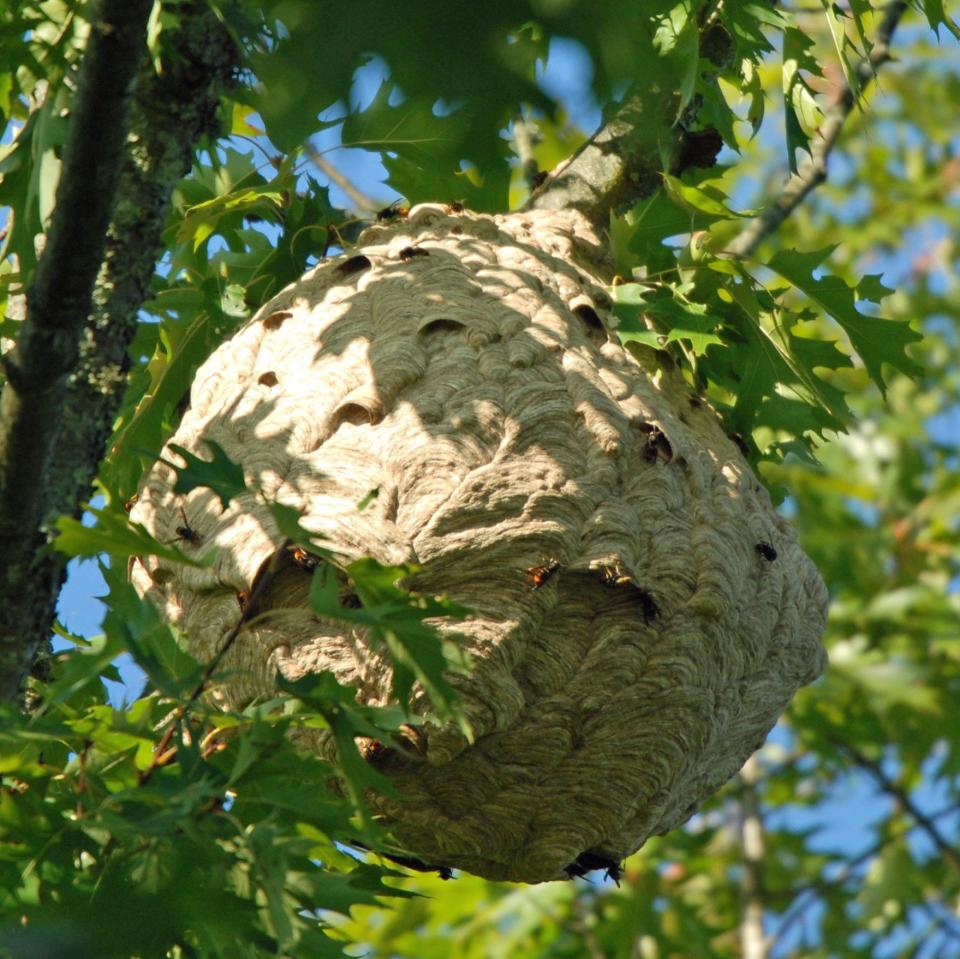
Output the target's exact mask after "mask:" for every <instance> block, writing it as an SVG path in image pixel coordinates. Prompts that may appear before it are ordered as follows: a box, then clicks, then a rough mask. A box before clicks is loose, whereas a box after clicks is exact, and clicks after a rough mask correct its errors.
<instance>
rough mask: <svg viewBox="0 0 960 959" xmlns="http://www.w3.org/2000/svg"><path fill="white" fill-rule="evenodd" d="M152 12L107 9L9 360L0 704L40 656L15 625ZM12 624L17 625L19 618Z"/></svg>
mask: <svg viewBox="0 0 960 959" xmlns="http://www.w3.org/2000/svg"><path fill="white" fill-rule="evenodd" d="M152 6H153V3H152V0H101V2H99V3H98V4H97V5H96V7H95V13H94V16H93V19H92V22H91V25H90V35H89V39H88V41H87V47H86V51H85V54H84V57H83V62H82V64H81V67H80V74H79V79H78V83H77V92H76V95H75V97H74V100H73V106H72V116H71V119H70V131H69V134H68V139H67V144H66V147H65V149H64V160H63V171H62V174H61V178H60V183H59V185H58V188H57V196H56V207H55V209H54V211H53V216H52V219H51V222H50V230H49V233H48V234H47V242H46V246H45V248H44V251H43V254H42V255H41V257H40V261H39V263H38V265H37V271H36V276H35V278H34V281H33V283H32V285H31V287H30V289H29V290H28V291H27V316H26V319H25V320H24V322H23V324H22V329H21V332H20V335H19V340H18V343H17V346H16V347H15V349H14V350H12V351H11V352H10V353H8V354H7V356H6V357H5V358H4V365H5V367H6V374H7V383H6V385H5V386H4V389H3V394H2V396H0V566H2V568H3V569H4V576H3V577H2V578H0V697H2V698H5V699H6V698H10V697H13V696H14V695H16V693H17V690H18V688H19V685H20V679H21V676H22V674H23V672H24V671H25V669H26V668H27V667H28V665H29V663H30V661H31V659H32V657H33V654H34V651H35V650H36V648H37V637H36V636H31V637H29V642H25V641H24V640H25V637H24V634H23V632H22V630H21V623H20V621H19V617H17V616H16V603H15V602H14V601H15V599H16V596H17V594H18V593H20V592H21V591H22V590H23V588H24V583H25V581H26V580H27V579H28V578H30V577H31V576H33V575H34V572H33V570H32V569H31V567H32V566H33V561H34V553H35V549H36V545H37V544H36V536H37V533H36V531H37V527H38V525H39V520H40V516H41V506H42V490H43V476H44V474H45V472H46V469H47V464H48V463H49V460H50V456H51V453H52V449H53V443H54V441H55V439H56V436H57V430H58V426H59V424H60V421H61V416H62V411H63V407H64V401H65V399H66V385H67V375H68V373H69V372H70V370H71V369H72V368H73V366H74V364H75V363H76V359H77V353H78V348H79V340H80V334H81V331H82V329H83V323H84V320H85V319H86V317H87V314H88V313H89V311H90V303H91V298H92V291H93V284H94V280H95V278H96V275H97V271H98V269H99V267H100V262H101V260H102V258H103V251H104V247H105V245H106V232H107V224H108V223H109V220H110V214H111V212H112V210H113V205H114V197H115V186H116V181H117V175H118V172H119V168H120V163H121V160H122V155H123V143H124V137H125V135H126V127H127V114H128V110H129V106H130V98H131V88H132V85H133V80H134V78H135V76H136V73H137V67H138V66H139V63H140V58H141V55H142V53H143V50H144V47H145V36H146V27H147V17H148V16H149V14H150V10H151V8H152ZM11 614H13V615H11Z"/></svg>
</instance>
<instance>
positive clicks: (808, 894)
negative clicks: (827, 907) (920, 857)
mask: <svg viewBox="0 0 960 959" xmlns="http://www.w3.org/2000/svg"><path fill="white" fill-rule="evenodd" d="M956 812H957V804H956V803H950V805H949V806H945V807H944V808H943V809H939V810H937V812H935V813H931V815H930V818H931V819H934V820H935V819H939V818H940V817H941V816H946V815H947V814H948V813H956ZM919 828H920V827H919V825H918V824H917V823H912V824H910V825H909V826H907V827H905V828H902V829H899V830H898V831H897V832H893V833H890V834H889V835H887V836H884V837H883V839H881V840H879V841H878V842H875V843H874V844H873V845H872V846H870V847H869V848H867V849H865V850H864V851H863V852H862V853H860V854H859V855H858V856H855V857H854V858H853V859H849V860H847V862H845V863H844V865H843V868H842V869H841V870H840V872H839V874H838V875H836V876H835V877H834V878H833V879H826V880H824V879H817V880H815V881H814V882H810V883H807V884H806V885H804V886H798V887H795V888H794V889H790V890H784V891H782V892H777V891H773V892H771V893H770V897H769V898H771V899H773V898H777V899H779V898H782V897H783V896H784V895H790V896H793V897H794V899H793V902H792V903H791V904H790V906H789V907H788V909H787V910H786V912H785V913H784V916H783V919H782V920H781V922H780V925H779V926H777V928H776V930H775V931H774V932H773V933H771V935H770V936H768V937H767V949H768V951H770V950H772V949H773V947H774V946H775V945H776V943H777V942H778V941H779V940H780V939H782V938H783V937H784V936H785V935H786V934H787V932H788V931H789V930H790V929H791V928H792V927H793V926H794V924H795V923H796V922H797V921H798V920H799V919H800V918H801V916H803V913H804V911H805V910H806V908H807V906H808V905H810V903H812V902H815V901H816V898H817V893H828V892H829V891H830V890H831V889H835V888H837V887H838V886H841V885H843V883H845V882H846V881H847V880H848V879H850V878H851V877H852V876H853V874H854V873H855V872H856V870H857V869H859V868H860V867H861V866H863V865H864V864H866V863H868V862H870V860H871V859H873V858H874V857H875V856H878V855H879V854H880V853H881V852H883V850H884V849H886V847H887V846H889V845H890V843H891V842H893V841H895V840H897V839H902V838H903V837H904V836H906V835H907V834H909V833H911V832H912V831H913V830H914V829H919Z"/></svg>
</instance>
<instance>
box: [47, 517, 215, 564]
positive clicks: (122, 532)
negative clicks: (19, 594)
mask: <svg viewBox="0 0 960 959" xmlns="http://www.w3.org/2000/svg"><path fill="white" fill-rule="evenodd" d="M87 512H89V513H90V514H91V515H92V516H93V517H94V518H95V519H96V521H97V522H96V525H95V526H84V525H83V523H81V522H78V521H77V520H75V519H73V518H72V517H70V516H61V517H60V518H59V519H58V520H57V522H56V524H55V525H56V528H57V529H58V530H59V535H58V536H57V538H56V539H55V540H54V541H53V548H54V549H56V550H58V551H59V552H61V553H66V554H67V555H68V556H98V555H100V554H101V553H109V554H110V555H111V556H159V557H161V558H162V559H167V560H170V561H171V562H174V563H183V564H184V565H186V566H195V567H198V568H202V567H205V566H209V565H210V561H208V560H206V559H203V560H198V559H194V558H193V557H191V556H187V555H186V554H185V553H182V552H181V551H180V550H178V549H175V548H173V547H171V546H168V545H166V544H164V543H161V542H160V541H159V540H157V539H154V538H153V536H151V535H150V533H148V532H147V530H146V528H145V527H144V526H143V525H141V524H140V523H134V522H132V521H131V520H130V518H129V517H128V516H127V514H126V513H123V512H117V511H115V510H109V509H102V510H100V509H96V508H94V507H93V506H87Z"/></svg>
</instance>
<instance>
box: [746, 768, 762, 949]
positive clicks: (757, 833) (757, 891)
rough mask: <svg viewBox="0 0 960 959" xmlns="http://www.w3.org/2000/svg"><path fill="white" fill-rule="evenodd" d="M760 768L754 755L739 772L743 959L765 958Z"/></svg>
mask: <svg viewBox="0 0 960 959" xmlns="http://www.w3.org/2000/svg"><path fill="white" fill-rule="evenodd" d="M759 774H760V769H759V764H758V763H757V756H756V753H754V754H753V755H752V756H751V757H750V758H749V759H748V760H747V761H746V762H745V763H744V764H743V769H741V770H740V782H741V783H742V785H743V789H742V790H741V793H740V849H741V851H742V853H743V874H742V878H741V884H740V885H741V893H742V897H743V918H742V919H741V920H740V954H741V955H742V957H743V959H766V956H767V946H766V940H765V939H764V935H763V910H764V902H763V898H764V890H763V857H764V855H765V854H766V850H765V848H764V847H765V843H764V836H763V820H762V819H761V817H760V809H759V805H758V803H757V780H758V779H759Z"/></svg>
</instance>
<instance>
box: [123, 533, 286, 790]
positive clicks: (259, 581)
mask: <svg viewBox="0 0 960 959" xmlns="http://www.w3.org/2000/svg"><path fill="white" fill-rule="evenodd" d="M290 543H291V541H290V540H288V539H286V540H284V541H283V543H282V544H281V545H280V546H279V547H278V549H277V550H276V552H275V553H274V554H273V556H271V557H270V560H269V562H268V563H267V565H266V567H261V569H260V572H258V573H257V576H256V577H255V579H254V582H253V585H252V587H251V589H250V597H249V599H247V601H246V603H245V604H244V606H243V609H242V610H241V612H240V618H239V619H238V620H237V622H236V623H235V624H234V626H233V629H231V630H230V632H229V633H228V634H227V638H226V639H225V640H224V641H223V645H222V646H221V647H220V649H218V650H217V654H216V655H215V656H214V657H213V658H212V659H211V660H210V662H209V663H207V667H206V669H204V671H203V675H202V676H201V677H200V681H199V682H198V683H197V685H196V686H195V687H194V688H193V691H192V692H191V693H190V696H189V697H188V698H187V700H186V702H183V703H180V705H178V706H177V708H176V709H175V710H174V711H173V712H172V713H171V714H170V716H169V717H168V720H167V722H168V725H167V729H166V731H165V732H164V734H163V736H161V737H160V741H159V742H158V743H157V745H156V746H155V747H154V750H153V756H152V757H151V759H150V764H149V765H148V766H147V767H146V768H145V769H144V770H143V772H141V773H140V777H139V783H140V785H141V786H143V785H145V784H146V783H147V782H149V780H150V777H151V776H153V774H154V772H156V770H157V769H158V768H159V767H161V766H165V765H166V764H167V763H168V762H169V761H170V760H171V759H172V758H173V756H174V755H176V746H174V747H171V746H170V741H171V740H172V739H173V734H174V732H175V731H176V728H177V725H178V724H179V723H180V721H181V720H182V719H183V718H184V716H186V714H187V712H188V711H189V709H190V707H191V706H192V705H193V704H194V703H195V702H196V701H197V700H198V699H199V698H200V697H201V696H202V695H203V692H204V690H206V688H207V686H208V684H209V682H210V680H211V679H212V678H213V674H214V673H215V672H216V671H217V668H218V667H219V666H220V663H221V662H222V661H223V657H224V656H226V654H227V653H228V652H229V651H230V649H231V647H232V646H233V644H234V643H235V642H236V641H237V637H238V636H239V635H240V634H241V633H242V632H243V629H244V627H245V626H247V625H248V624H249V623H250V621H251V620H252V619H253V618H254V617H255V616H256V615H257V610H258V609H259V606H260V600H261V599H263V594H264V593H265V592H266V590H267V587H268V586H269V585H270V583H272V582H273V579H274V577H275V576H276V575H277V572H278V571H279V569H280V562H281V559H282V558H283V556H284V555H285V554H286V552H287V548H288V547H289V546H290Z"/></svg>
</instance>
